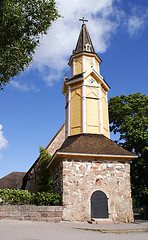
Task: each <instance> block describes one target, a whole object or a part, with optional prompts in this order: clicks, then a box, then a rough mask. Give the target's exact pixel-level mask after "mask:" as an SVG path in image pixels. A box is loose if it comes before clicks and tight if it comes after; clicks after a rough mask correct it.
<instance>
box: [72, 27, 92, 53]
mask: <svg viewBox="0 0 148 240" xmlns="http://www.w3.org/2000/svg"><path fill="white" fill-rule="evenodd" d="M82 51H89V52H93V53H95V50H94V47H93V44H92V41H91V38H90V35H89V33H88V30H87V27H86V25H85V24H84V23H83V24H82V27H81V31H80V35H79V38H78V42H77V45H76V49H75V51H74V53H79V52H82Z"/></svg>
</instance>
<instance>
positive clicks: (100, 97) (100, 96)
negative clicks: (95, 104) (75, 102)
mask: <svg viewBox="0 0 148 240" xmlns="http://www.w3.org/2000/svg"><path fill="white" fill-rule="evenodd" d="M99 119H100V133H101V134H103V109H102V93H101V83H100V86H99Z"/></svg>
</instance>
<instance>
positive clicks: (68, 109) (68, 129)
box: [67, 87, 71, 136]
mask: <svg viewBox="0 0 148 240" xmlns="http://www.w3.org/2000/svg"><path fill="white" fill-rule="evenodd" d="M70 108H71V89H70V87H68V108H67V111H68V112H67V118H68V119H67V124H68V126H67V131H68V132H67V134H68V136H70V121H71V120H70Z"/></svg>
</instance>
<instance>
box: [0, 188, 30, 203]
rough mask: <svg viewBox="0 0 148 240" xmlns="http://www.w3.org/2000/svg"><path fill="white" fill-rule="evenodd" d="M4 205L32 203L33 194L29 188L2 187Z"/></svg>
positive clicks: (0, 195) (1, 194) (0, 191)
mask: <svg viewBox="0 0 148 240" xmlns="http://www.w3.org/2000/svg"><path fill="white" fill-rule="evenodd" d="M0 199H1V202H0V203H1V204H2V205H8V204H10V205H23V204H28V203H31V200H32V195H31V193H29V192H28V191H27V190H19V189H17V190H16V189H14V190H12V189H7V188H6V189H0Z"/></svg>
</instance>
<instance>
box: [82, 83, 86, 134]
mask: <svg viewBox="0 0 148 240" xmlns="http://www.w3.org/2000/svg"><path fill="white" fill-rule="evenodd" d="M82 133H86V94H85V85H84V81H83V85H82Z"/></svg>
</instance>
